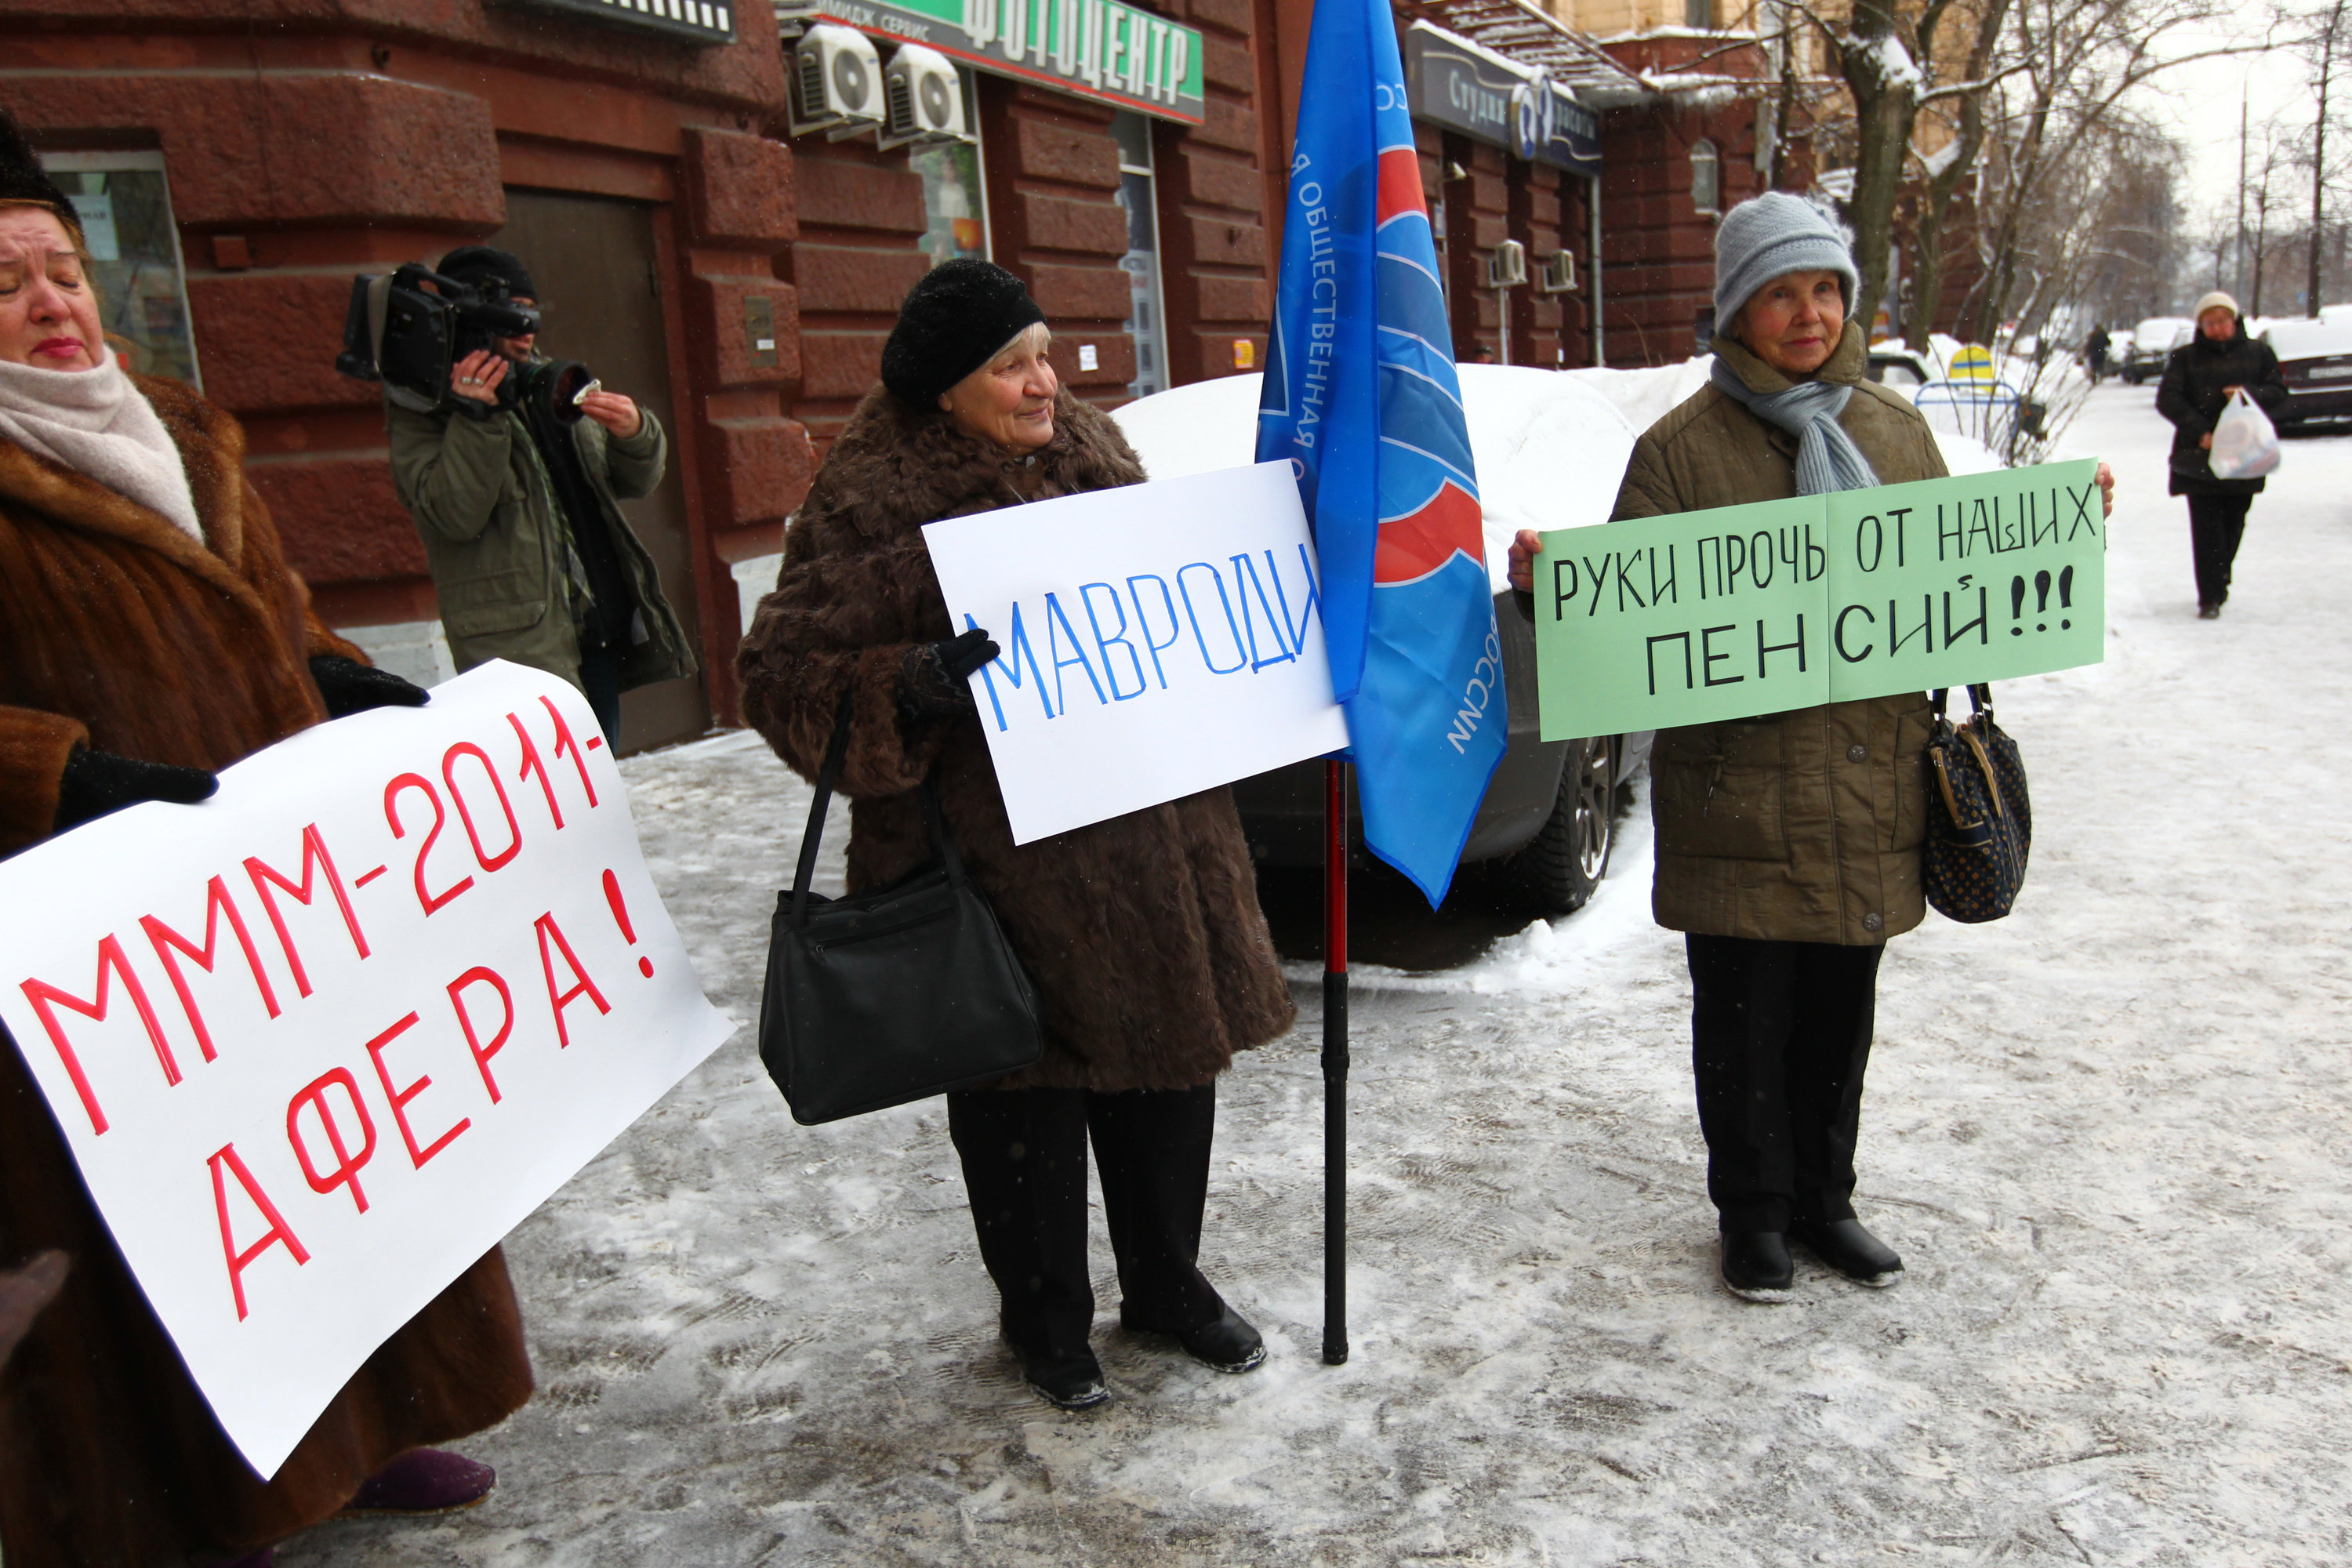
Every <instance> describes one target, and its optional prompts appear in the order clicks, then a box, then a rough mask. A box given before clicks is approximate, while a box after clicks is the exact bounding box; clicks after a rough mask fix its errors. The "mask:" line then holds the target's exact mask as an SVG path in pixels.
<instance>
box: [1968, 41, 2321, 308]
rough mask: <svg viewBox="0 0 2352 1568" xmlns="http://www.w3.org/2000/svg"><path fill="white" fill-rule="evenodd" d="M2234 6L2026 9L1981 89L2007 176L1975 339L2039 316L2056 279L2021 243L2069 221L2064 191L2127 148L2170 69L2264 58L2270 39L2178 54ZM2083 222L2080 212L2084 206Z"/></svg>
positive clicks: (1986, 212) (1991, 210)
mask: <svg viewBox="0 0 2352 1568" xmlns="http://www.w3.org/2000/svg"><path fill="white" fill-rule="evenodd" d="M2235 14H2236V7H2235V6H2234V5H2230V4H2228V3H2226V0H2015V4H2014V5H2012V8H2011V16H2012V29H2011V37H2010V38H2009V40H2008V41H2007V43H2006V44H2005V46H2004V47H2005V49H2006V50H2008V51H2009V58H2007V59H2006V60H2004V61H2002V62H2001V63H2000V68H1998V69H1997V70H1996V71H1994V72H1993V73H1991V75H1990V78H1989V79H1988V80H1987V81H1986V83H1985V85H1984V87H1983V89H1981V90H1984V91H1987V92H1990V93H1991V94H1993V95H1994V98H1995V101H1994V102H1993V103H1992V104H1990V105H1989V106H1988V109H1987V114H1988V118H1989V119H1990V121H1993V123H1994V125H1995V127H1996V129H1997V131H1998V132H1999V135H1998V138H1997V140H1998V146H1999V152H2000V158H1999V165H2000V166H1999V167H1998V169H1996V170H1993V171H1990V173H1991V174H1993V176H1994V177H1993V178H1991V179H1990V180H1989V181H1988V182H1987V186H1986V189H1985V191H1984V192H1983V193H1982V196H1981V198H1980V208H1981V210H1980V215H1979V216H1980V218H1981V219H1982V220H1983V221H1982V222H1981V223H1980V227H1979V233H1980V235H1981V240H1980V247H1981V253H1982V255H1983V257H1984V258H1985V265H1986V274H1985V279H1984V282H1983V284H1982V285H1981V286H1980V287H1979V289H1978V290H1977V292H1976V295H1975V298H1974V299H1973V300H1972V301H1971V304H1970V308H1969V311H1968V313H1967V318H1966V321H1967V325H1968V326H1969V328H1971V329H1972V330H1973V331H1972V335H1978V336H1981V337H1984V338H1987V339H1989V338H1990V336H1991V335H1992V334H1994V333H1995V332H1996V331H1998V330H1999V328H2000V325H2001V323H2002V322H2004V321H2010V320H2011V319H2019V318H2022V317H2024V316H2026V315H2028V314H2030V313H2031V309H2032V303H2033V300H2034V298H2035V296H2036V295H2037V294H2038V293H2040V292H2041V291H2042V282H2043V281H2044V280H2046V277H2047V272H2046V269H2038V268H2036V266H2035V258H2034V257H2033V256H2032V254H2031V253H2030V252H2029V251H2028V250H2027V249H2026V248H2024V247H2023V246H2022V244H2021V242H2022V240H2023V239H2024V238H2025V237H2026V234H2027V232H2028V230H2029V229H2031V228H2032V226H2034V225H2035V223H2036V222H2037V220H2038V219H2039V218H2040V217H2042V216H2046V215H2047V214H2049V213H2052V212H2053V211H2054V212H2061V213H2063V212H2065V211H2066V210H2067V209H2066V208H2065V207H2064V206H2063V204H2060V203H2058V202H2057V201H2056V197H2055V193H2056V188H2057V187H2058V186H2060V185H2062V184H2066V183H2068V182H2069V181H2071V180H2072V179H2074V177H2075V176H2076V175H2077V174H2079V173H2080V172H2081V171H2080V169H2079V167H2078V165H2079V164H2080V163H2081V162H2082V161H2083V160H2084V159H2086V158H2087V159H2092V160H2094V161H2095V160H2096V159H2098V158H2100V157H2102V156H2105V155H2106V153H2109V152H2111V151H2112V150H2113V148H2114V147H2116V145H2118V143H2117V142H2116V140H2115V138H2114V137H2113V135H2112V132H2114V131H2115V130H2116V127H2118V126H2119V125H2122V124H2124V123H2125V122H2126V121H2127V120H2128V119H2129V117H2128V115H2127V114H2126V111H2125V110H2124V109H2123V107H2122V106H2123V105H2124V104H2125V103H2126V101H2127V100H2130V99H2131V98H2132V97H2133V95H2134V94H2135V93H2136V92H2137V89H2140V88H2142V87H2144V86H2146V85H2147V84H2148V83H2149V82H2151V81H2154V80H2156V79H2158V78H2159V77H2160V76H2162V75H2163V74H2164V73H2166V72H2168V71H2172V70H2177V69H2179V68H2182V67H2184V66H2189V65H2193V64H2196V63H2198V62H2200V61H2205V60H2210V59H2215V58H2222V57H2226V56H2231V55H2242V54H2249V53H2255V52H2260V51H2262V50H2265V49H2268V48H2271V47H2274V45H2273V41H2272V40H2271V39H2270V38H2269V37H2264V38H2263V39H2260V40H2257V41H2254V42H2248V43H2224V44H2216V45H2211V46H2209V47H2201V48H2189V49H2185V50H2176V47H2175V46H2176V43H2177V41H2178V40H2179V38H2180V37H2181V36H2182V35H2183V34H2186V33H2189V32H2191V31H2192V30H2193V29H2202V28H2204V27H2207V26H2211V25H2213V24H2215V23H2216V22H2218V21H2220V20H2221V19H2222V18H2224V17H2231V16H2235ZM2074 210H2075V213H2076V214H2077V215H2079V214H2080V213H2081V211H2082V209H2080V208H2076V209H2074Z"/></svg>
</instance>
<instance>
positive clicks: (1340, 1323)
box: [1323, 758, 1348, 1366]
mask: <svg viewBox="0 0 2352 1568" xmlns="http://www.w3.org/2000/svg"><path fill="white" fill-rule="evenodd" d="M1346 769H1347V764H1346V763H1342V762H1340V761H1339V760H1338V759H1337V758H1332V759H1330V760H1328V761H1327V762H1325V763H1324V764H1323V827H1324V839H1323V1363H1324V1364H1325V1365H1326V1366H1338V1365H1339V1364H1340V1363H1342V1362H1345V1361H1346V1360H1347V1359H1348V784H1347V773H1346Z"/></svg>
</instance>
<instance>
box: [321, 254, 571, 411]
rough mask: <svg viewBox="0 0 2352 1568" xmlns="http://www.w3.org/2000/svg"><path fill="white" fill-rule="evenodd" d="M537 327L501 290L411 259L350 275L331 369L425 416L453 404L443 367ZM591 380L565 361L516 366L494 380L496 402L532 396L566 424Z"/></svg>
mask: <svg viewBox="0 0 2352 1568" xmlns="http://www.w3.org/2000/svg"><path fill="white" fill-rule="evenodd" d="M536 331H539V312H538V310H535V309H533V308H532V307H530V306H529V305H518V304H516V303H515V302H514V301H513V300H509V299H508V298H507V297H506V291H505V289H504V288H503V287H501V286H499V285H496V284H493V285H491V286H489V287H488V288H481V287H477V286H476V285H474V284H471V283H461V282H459V281H458V280H457V279H454V278H445V277H443V276H442V275H441V274H440V273H437V272H436V271H434V270H433V269H432V268H428V267H425V265H423V264H422V263H420V262H414V261H412V262H409V263H408V264H407V265H405V266H404V267H402V268H400V269H399V270H398V271H396V272H393V273H390V274H377V275H374V276H368V275H364V274H363V275H362V276H360V277H358V278H354V279H352V301H351V306H350V308H349V309H348V310H346V311H345V312H344V315H343V352H342V353H340V354H337V355H336V356H335V368H336V369H337V370H339V371H341V373H342V374H345V375H348V376H350V377H352V379H354V380H356V381H372V382H380V383H382V384H383V391H384V395H385V396H386V397H388V398H389V399H391V400H392V401H393V402H394V404H396V405H399V406H400V407H403V408H409V409H414V410H415V411H416V412H417V413H419V414H432V413H436V412H440V411H443V410H446V409H449V408H454V407H455V406H457V395H456V394H455V393H454V392H452V391H451V390H450V387H449V371H450V367H452V366H453V365H455V364H456V363H457V362H458V361H459V360H462V359H464V358H465V357H466V356H467V354H469V353H477V352H478V351H480V350H484V349H495V348H496V347H497V342H498V340H499V339H500V338H520V337H526V336H528V335H530V334H531V333H533V332H536ZM592 384H593V377H592V376H591V375H590V374H588V368H587V366H585V365H583V364H581V363H578V362H576V361H573V360H554V361H550V362H547V363H540V364H534V365H530V366H518V367H516V368H515V370H514V371H513V372H511V373H509V374H508V376H507V378H506V380H505V381H503V382H501V383H500V384H499V391H498V397H499V406H501V407H508V408H512V407H518V406H526V405H527V404H526V400H530V401H535V402H537V403H539V404H540V405H541V407H542V408H543V410H544V412H546V413H548V414H550V415H552V416H554V418H555V419H556V421H557V422H558V423H560V424H565V425H569V424H571V423H572V421H573V420H575V419H578V418H579V417H580V399H581V397H582V396H583V395H585V393H586V392H587V390H588V389H589V388H590V386H591V385H592Z"/></svg>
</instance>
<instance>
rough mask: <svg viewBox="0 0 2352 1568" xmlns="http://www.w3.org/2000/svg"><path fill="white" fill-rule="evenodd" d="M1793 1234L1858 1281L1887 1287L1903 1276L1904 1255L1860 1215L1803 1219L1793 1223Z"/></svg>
mask: <svg viewBox="0 0 2352 1568" xmlns="http://www.w3.org/2000/svg"><path fill="white" fill-rule="evenodd" d="M1789 1236H1790V1239H1791V1240H1793V1241H1795V1242H1796V1243H1797V1244H1798V1245H1800V1246H1801V1247H1804V1248H1805V1249H1806V1250H1808V1251H1810V1252H1811V1254H1812V1255H1813V1256H1814V1257H1815V1258H1820V1259H1821V1260H1822V1262H1823V1263H1826V1264H1828V1265H1829V1266H1830V1267H1831V1268H1834V1269H1836V1270H1837V1271H1838V1272H1839V1273H1840V1274H1843V1275H1844V1276H1845V1277H1846V1278H1847V1279H1851V1280H1853V1282H1854V1283H1855V1284H1857V1285H1867V1286H1869V1287H1870V1288H1871V1289H1874V1290H1884V1289H1886V1288H1887V1287H1888V1286H1890V1285H1893V1284H1896V1283H1898V1282H1899V1281H1900V1280H1901V1279H1902V1278H1903V1259H1902V1258H1898V1257H1896V1256H1895V1249H1894V1248H1893V1247H1889V1246H1887V1245H1886V1244H1885V1242H1883V1241H1881V1240H1879V1239H1878V1237H1874V1236H1873V1235H1871V1234H1870V1232H1868V1231H1866V1230H1864V1229H1863V1228H1862V1221H1860V1220H1858V1219H1832V1220H1798V1221H1796V1222H1794V1223H1793V1224H1791V1225H1790V1226H1789Z"/></svg>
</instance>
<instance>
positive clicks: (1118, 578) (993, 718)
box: [923, 462, 1348, 844]
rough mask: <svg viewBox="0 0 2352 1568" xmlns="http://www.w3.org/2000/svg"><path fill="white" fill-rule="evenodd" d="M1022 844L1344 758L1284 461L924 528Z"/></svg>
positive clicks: (1310, 546)
mask: <svg viewBox="0 0 2352 1568" xmlns="http://www.w3.org/2000/svg"><path fill="white" fill-rule="evenodd" d="M923 535H924V538H925V540H926V542H928V543H929V546H930V552H931V564H932V566H933V567H934V568H935V569H936V570H937V571H938V573H939V578H940V591H941V592H942V593H943V594H944V595H946V596H947V602H948V612H949V615H950V616H951V617H952V618H953V620H954V622H955V624H956V626H958V627H959V628H963V627H970V626H982V627H984V628H986V630H987V631H988V634H989V635H990V636H991V637H994V638H995V639H996V641H997V643H998V645H999V647H1002V649H1003V652H1002V653H1000V654H999V655H998V656H997V658H995V659H994V660H993V661H992V663H989V664H987V665H984V666H982V668H981V669H980V670H979V672H978V673H976V674H975V675H973V676H972V678H971V691H972V697H973V699H974V700H975V701H977V702H978V703H979V705H980V727H981V729H982V731H984V732H985V733H986V734H987V736H988V748H989V756H990V759H991V760H992V762H993V763H995V764H996V778H997V783H998V784H999V785H1000V786H1002V788H1003V792H1004V807H1005V811H1006V813H1007V815H1008V816H1010V817H1011V818H1012V822H1013V842H1014V843H1016V844H1027V843H1031V842H1033V841H1034V840H1036V839H1039V838H1044V837H1048V836H1050V835H1052V834H1055V833H1063V832H1066V831H1068V830H1069V829H1071V828H1073V827H1083V826H1086V825H1087V824H1088V823H1092V822H1101V821H1104V820H1105V819H1107V818H1109V817H1113V816H1123V815H1124V814H1126V813H1128V812H1130V811H1140V810H1141V809H1143V808H1144V807H1145V806H1148V805H1159V804H1160V803H1161V802H1162V801H1170V800H1175V799H1178V798H1180V797H1181V796H1184V795H1192V794H1195V793H1197V792H1198V791H1201V790H1204V789H1213V788H1214V787H1216V786H1217V785H1219V784H1231V783H1233V782H1234V780H1235V779H1243V778H1248V777H1249V776H1251V775H1252V774H1254V773H1265V771H1267V770H1268V769H1270V768H1278V767H1281V766H1283V765H1284V764H1285V763H1295V762H1298V761H1301V760H1303V759H1305V758H1307V757H1317V756H1321V755H1323V754H1324V753H1325V752H1336V751H1339V750H1340V749H1341V748H1343V747H1345V746H1346V745H1347V743H1348V726H1347V721H1346V719H1345V718H1344V717H1343V716H1342V714H1341V712H1340V709H1339V704H1338V703H1336V702H1334V701H1332V700H1331V668H1330V664H1329V662H1328V659H1327V658H1325V656H1324V652H1323V619H1322V616H1321V613H1320V606H1321V602H1322V601H1321V577H1320V575H1319V574H1318V570H1317V567H1316V562H1315V546H1314V542H1313V541H1312V539H1311V538H1310V536H1309V534H1308V531H1307V514H1306V511H1305V510H1304V509H1303V508H1302V507H1301V506H1300V505H1299V501H1298V487H1297V484H1296V483H1295V482H1294V481H1293V480H1292V479H1291V477H1290V465H1289V464H1287V463H1278V462H1277V463H1260V464H1257V465H1256V466H1255V467H1253V468H1225V469H1221V470H1219V471H1217V472H1214V473H1207V474H1194V475H1191V476H1188V477H1187V478H1184V479H1162V480H1160V481H1158V482H1157V483H1153V484H1143V485H1130V486H1128V487H1126V488H1124V489H1111V490H1096V491H1092V492H1089V493H1087V494H1085V495H1076V496H1066V497H1062V498H1060V499H1058V500H1045V501H1034V502H1032V503H1030V504H1029V505H1027V506H1020V507H1007V508H1004V509H1003V510H998V511H991V512H983V513H982V514H980V515H978V516H976V517H959V518H950V519H949V520H948V521H944V522H934V523H931V524H930V525H929V526H928V527H926V528H925V529H924V530H923Z"/></svg>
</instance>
